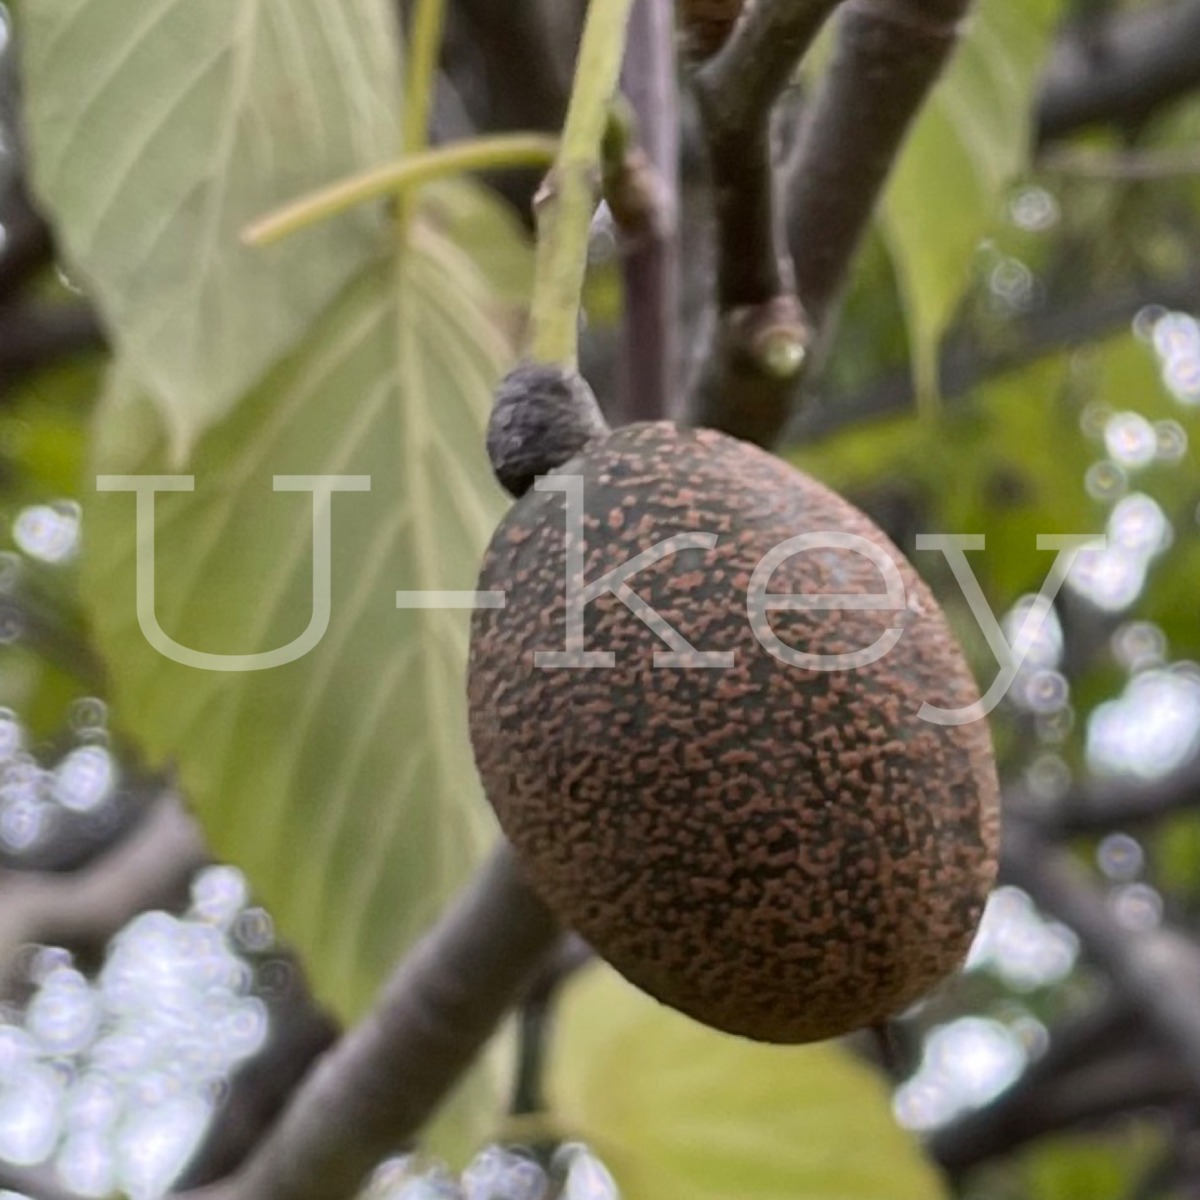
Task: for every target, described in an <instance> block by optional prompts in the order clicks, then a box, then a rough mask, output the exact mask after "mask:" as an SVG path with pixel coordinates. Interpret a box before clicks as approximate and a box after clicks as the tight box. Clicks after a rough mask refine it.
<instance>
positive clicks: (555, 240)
mask: <svg viewBox="0 0 1200 1200" xmlns="http://www.w3.org/2000/svg"><path fill="white" fill-rule="evenodd" d="M632 7H633V0H591V3H590V4H589V5H588V13H587V21H586V23H585V25H584V29H583V41H582V43H581V45H580V48H579V61H578V63H577V64H576V67H575V83H574V87H573V88H572V91H571V103H570V106H569V107H568V109H567V120H566V125H565V126H564V128H563V133H562V140H561V142H560V143H559V148H558V155H557V157H556V158H555V160H554V166H553V168H552V170H551V173H550V176H549V178H548V180H547V193H546V196H545V198H544V199H543V200H542V201H541V203H540V204H539V205H538V210H537V233H538V241H537V255H536V258H535V267H534V279H533V305H532V312H531V316H530V324H531V333H530V347H529V350H530V357H531V358H532V359H533V360H534V361H535V362H539V363H545V364H547V365H554V366H561V367H566V368H573V367H574V366H575V364H576V354H577V350H578V330H579V304H580V297H581V293H582V291H583V277H584V271H585V270H586V267H587V245H588V235H589V232H590V230H591V224H592V213H593V212H594V210H595V207H596V189H597V186H598V184H599V177H600V147H601V143H602V142H603V139H604V130H605V126H606V125H607V123H608V114H609V105H610V103H611V101H612V98H613V94H614V93H615V91H616V88H617V79H618V77H619V74H620V70H621V59H622V56H623V54H624V49H625V30H626V27H627V25H628V22H629V13H630V10H631V8H632Z"/></svg>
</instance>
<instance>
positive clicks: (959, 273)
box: [880, 0, 1056, 397]
mask: <svg viewBox="0 0 1200 1200" xmlns="http://www.w3.org/2000/svg"><path fill="white" fill-rule="evenodd" d="M1055 7H1056V6H1055V5H1054V4H1053V3H1052V0H1021V2H1020V3H1014V2H1013V0H981V2H980V3H979V4H978V5H977V6H976V9H975V12H974V15H973V17H972V18H971V21H970V23H969V24H968V25H967V27H966V33H965V36H964V38H963V43H962V45H961V46H960V47H959V49H958V51H957V53H956V55H955V57H954V59H953V61H952V63H951V65H950V68H949V70H948V71H947V73H946V78H945V79H944V80H942V82H941V83H940V84H939V85H938V86H937V87H936V88H935V90H934V92H933V95H932V96H931V97H930V100H929V103H928V104H927V105H926V107H925V108H924V109H923V111H922V113H921V116H920V117H919V118H918V120H917V124H916V127H915V129H914V130H913V133H912V136H911V137H910V139H909V142H908V144H907V146H906V147H905V149H904V153H903V154H902V155H901V157H900V161H899V163H898V164H897V167H896V170H895V173H894V174H893V176H892V178H891V181H890V183H889V184H888V188H887V191H886V193H885V197H884V201H883V205H882V208H881V210H880V224H881V228H882V231H883V235H884V238H885V240H886V241H887V244H888V247H889V249H890V250H891V253H892V257H893V259H894V261H895V267H896V275H897V278H898V281H899V285H900V293H901V297H902V299H903V302H904V310H905V319H906V323H907V325H908V331H909V339H910V342H911V345H912V356H913V364H914V374H915V378H916V380H917V384H918V386H919V388H920V390H921V392H922V394H923V395H924V396H926V397H929V396H931V395H933V394H935V392H936V387H937V350H938V345H939V343H940V342H941V338H942V335H943V334H944V333H945V331H946V327H947V326H948V324H949V323H950V320H951V318H952V317H953V316H954V313H955V310H956V308H957V306H958V304H959V302H960V300H961V299H962V297H963V293H964V291H965V290H966V286H967V283H968V280H969V278H970V275H969V272H970V268H971V263H972V261H973V258H974V254H975V250H976V247H977V246H978V244H979V240H980V238H982V237H983V236H984V235H985V234H986V233H988V231H989V230H990V229H992V228H994V227H995V225H996V224H997V223H998V221H999V219H1000V217H1001V210H1002V203H1003V200H1004V197H1005V194H1006V189H1007V188H1008V186H1009V185H1010V184H1011V183H1012V182H1013V180H1014V179H1015V178H1016V177H1017V175H1018V174H1019V173H1020V172H1021V171H1022V170H1024V169H1025V166H1026V164H1027V161H1028V142H1029V135H1030V130H1031V122H1030V118H1029V113H1030V107H1031V100H1032V97H1033V94H1034V87H1035V84H1036V81H1037V74H1038V70H1039V68H1040V66H1041V62H1042V57H1043V54H1044V51H1045V48H1046V46H1047V42H1048V37H1049V34H1050V32H1051V30H1052V18H1053V16H1054V12H1055Z"/></svg>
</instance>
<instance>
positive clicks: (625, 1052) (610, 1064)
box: [549, 967, 946, 1200]
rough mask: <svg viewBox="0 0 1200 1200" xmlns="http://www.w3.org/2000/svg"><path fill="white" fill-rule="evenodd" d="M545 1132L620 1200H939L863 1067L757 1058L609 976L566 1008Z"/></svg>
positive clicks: (810, 1058)
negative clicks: (597, 1166)
mask: <svg viewBox="0 0 1200 1200" xmlns="http://www.w3.org/2000/svg"><path fill="white" fill-rule="evenodd" d="M549 1082H550V1089H551V1091H550V1099H551V1115H552V1118H553V1121H554V1124H555V1125H556V1127H559V1128H561V1129H563V1130H564V1131H565V1132H566V1133H567V1134H568V1135H570V1136H574V1137H580V1138H582V1139H583V1140H585V1141H586V1142H587V1143H588V1144H589V1145H591V1146H593V1147H594V1148H595V1149H596V1150H597V1152H598V1153H599V1154H600V1157H601V1158H602V1159H603V1160H604V1162H605V1163H606V1164H607V1165H608V1167H609V1168H610V1169H611V1170H612V1172H613V1175H614V1177H615V1178H616V1181H617V1183H618V1185H619V1186H620V1188H621V1195H622V1196H623V1197H624V1198H625V1200H661V1197H664V1196H687V1197H688V1198H689V1200H728V1198H729V1197H731V1196H753V1197H754V1198H755V1200H868V1198H870V1200H877V1198H878V1197H882V1196H886V1197H887V1198H888V1200H937V1198H938V1197H940V1196H944V1195H945V1194H946V1193H945V1189H944V1186H943V1184H942V1182H941V1180H940V1179H939V1178H938V1176H937V1174H936V1172H935V1171H934V1170H933V1168H932V1167H930V1166H929V1164H928V1163H927V1162H926V1161H925V1160H924V1158H923V1157H922V1155H921V1154H920V1152H919V1150H918V1149H917V1147H916V1145H915V1143H914V1142H913V1141H912V1140H911V1139H910V1138H909V1137H908V1136H907V1135H906V1134H904V1133H902V1132H901V1130H900V1129H899V1128H898V1127H897V1125H896V1123H895V1121H894V1120H893V1118H892V1114H891V1106H890V1104H889V1101H888V1090H887V1087H886V1086H885V1084H884V1082H883V1080H882V1079H881V1078H879V1077H878V1076H877V1075H876V1074H875V1073H874V1072H873V1071H872V1070H871V1069H870V1068H869V1067H867V1066H866V1065H864V1064H863V1063H860V1062H858V1061H856V1060H855V1059H854V1058H853V1057H852V1056H851V1055H850V1054H848V1053H847V1052H846V1051H844V1050H842V1049H840V1048H838V1047H835V1046H832V1045H828V1044H826V1045H819V1046H800V1047H779V1046H763V1045H759V1044H756V1043H753V1042H747V1041H744V1040H742V1039H741V1038H735V1037H730V1036H728V1035H726V1034H721V1033H716V1032H714V1031H713V1030H711V1029H706V1028H705V1027H704V1026H702V1025H698V1024H697V1023H696V1022H694V1021H691V1020H689V1019H688V1018H686V1017H683V1016H680V1015H679V1014H678V1013H675V1012H673V1011H672V1010H671V1009H668V1008H664V1007H662V1006H661V1005H659V1004H657V1003H655V1002H654V1001H653V1000H651V999H649V998H648V997H647V996H645V995H644V994H642V993H641V992H639V991H637V990H636V989H635V988H633V987H631V986H630V985H629V984H627V983H625V982H624V981H623V980H622V979H621V978H620V977H619V976H618V975H616V974H615V973H614V972H612V971H610V970H609V969H608V968H607V967H594V968H590V969H589V970H588V971H587V972H585V973H584V974H583V975H582V976H581V977H580V978H579V979H577V980H576V981H574V982H573V983H572V984H571V985H570V987H569V988H568V989H567V992H566V994H565V996H564V997H563V1001H562V1007H561V1011H560V1015H559V1035H558V1037H556V1039H555V1043H554V1054H553V1058H552V1061H551V1064H550V1080H549Z"/></svg>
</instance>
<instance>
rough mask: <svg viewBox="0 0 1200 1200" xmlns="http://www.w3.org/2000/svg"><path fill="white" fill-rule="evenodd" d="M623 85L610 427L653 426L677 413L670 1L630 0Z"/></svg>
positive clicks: (675, 127)
mask: <svg viewBox="0 0 1200 1200" xmlns="http://www.w3.org/2000/svg"><path fill="white" fill-rule="evenodd" d="M621 88H622V91H623V93H624V95H625V97H626V99H627V100H628V101H629V104H630V106H631V107H632V109H633V115H634V118H635V125H636V130H635V134H636V145H635V146H634V147H633V148H632V149H631V150H628V151H627V158H629V157H630V156H632V161H627V162H626V163H625V164H624V170H625V172H626V174H627V175H628V176H629V178H628V179H627V180H626V186H628V187H632V188H633V189H634V190H635V195H634V200H635V205H634V209H633V213H632V219H631V220H623V219H622V216H621V211H620V207H619V206H616V207H614V206H613V204H612V203H611V201H610V208H611V209H612V211H613V216H614V219H615V221H616V227H617V245H618V251H619V253H620V256H621V259H620V261H621V274H622V277H623V280H624V313H623V316H622V325H621V329H622V344H621V349H620V355H619V359H620V366H619V370H620V384H619V388H618V393H617V395H618V403H617V405H616V406H615V408H616V411H614V413H613V421H612V423H613V424H614V425H617V424H625V423H626V422H629V421H653V420H657V419H658V418H660V417H663V416H665V415H668V414H669V413H673V412H674V411H675V410H676V408H677V398H678V368H679V341H678V336H677V331H678V327H679V228H678V218H679V105H678V97H677V95H676V81H675V22H674V5H673V2H672V0H636V2H635V4H634V6H633V12H632V14H631V15H630V24H629V37H628V41H627V43H626V49H625V63H624V66H623V68H622V72H621Z"/></svg>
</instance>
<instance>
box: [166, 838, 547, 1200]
mask: <svg viewBox="0 0 1200 1200" xmlns="http://www.w3.org/2000/svg"><path fill="white" fill-rule="evenodd" d="M559 936H560V930H559V927H558V924H557V922H556V921H555V919H554V916H553V915H552V914H551V912H550V911H549V909H547V908H546V906H545V905H544V904H542V902H541V901H540V900H538V899H537V897H536V896H535V895H534V894H533V892H532V891H531V890H530V889H529V888H528V886H527V885H526V884H525V882H524V881H523V880H522V878H521V876H520V874H519V871H518V869H517V866H516V863H515V861H514V859H513V856H512V851H511V850H510V849H509V848H508V846H507V845H505V844H501V845H500V847H499V848H498V849H497V850H496V851H495V852H494V853H493V855H492V857H491V859H490V860H489V862H488V863H487V864H486V865H485V866H484V868H483V869H482V871H481V872H480V873H479V875H478V876H477V877H476V879H475V880H474V881H473V882H472V883H471V885H470V886H469V887H468V889H467V890H466V892H465V893H464V894H463V895H462V896H461V897H460V898H459V899H458V901H457V902H456V903H455V904H454V905H452V906H451V908H450V909H449V910H448V911H447V912H446V914H445V915H444V916H443V917H442V918H441V920H440V921H439V922H438V924H437V926H436V927H435V928H434V929H433V931H432V932H431V933H429V934H428V935H427V936H426V938H425V939H424V940H423V941H422V942H421V943H420V944H419V945H418V946H417V947H416V949H415V950H413V952H412V953H411V954H410V955H409V956H408V957H407V958H406V959H405V961H404V962H403V963H402V964H401V965H400V967H399V968H398V969H397V971H396V973H395V974H394V975H393V977H392V979H391V981H390V982H389V983H388V984H387V986H386V987H385V989H384V991H383V994H382V995H381V997H380V999H379V1003H378V1004H377V1005H376V1007H375V1008H374V1009H373V1010H372V1012H371V1013H370V1014H369V1015H368V1017H367V1018H366V1019H365V1020H364V1021H363V1022H362V1023H361V1024H360V1025H358V1026H357V1027H356V1028H354V1029H352V1030H351V1031H349V1032H348V1033H347V1034H346V1035H345V1036H344V1037H343V1038H342V1039H341V1041H340V1042H338V1043H337V1044H336V1045H335V1046H334V1047H333V1049H331V1050H330V1051H329V1052H328V1053H326V1054H325V1055H324V1056H323V1057H322V1058H321V1059H320V1060H318V1062H317V1065H316V1067H315V1068H314V1069H313V1071H312V1072H311V1073H310V1074H309V1076H308V1077H307V1078H306V1079H305V1081H304V1083H303V1084H302V1085H301V1087H300V1088H299V1090H298V1091H297V1092H296V1093H295V1095H294V1096H293V1098H292V1101H291V1103H290V1105H289V1106H288V1108H287V1110H286V1111H285V1112H284V1115H283V1117H282V1118H281V1119H280V1121H279V1122H278V1123H277V1124H276V1125H275V1127H274V1128H273V1129H272V1130H271V1132H270V1133H269V1134H267V1136H266V1137H265V1138H264V1139H263V1141H262V1142H260V1143H259V1145H258V1147H257V1149H256V1150H255V1152H254V1154H253V1155H252V1156H251V1158H250V1159H249V1160H248V1162H247V1163H246V1165H245V1166H244V1167H243V1168H242V1170H240V1171H239V1172H238V1173H237V1174H236V1175H234V1176H232V1177H231V1178H229V1179H227V1180H225V1181H223V1182H221V1183H219V1184H215V1185H213V1186H212V1187H211V1188H204V1189H201V1190H199V1191H195V1192H189V1193H185V1194H186V1195H187V1196H189V1197H190V1198H191V1200H348V1198H349V1197H351V1196H353V1195H354V1194H355V1190H356V1188H357V1187H358V1186H359V1184H360V1183H361V1182H362V1179H363V1177H364V1175H365V1174H366V1173H367V1172H368V1171H369V1170H370V1169H371V1167H372V1166H373V1165H374V1164H375V1163H376V1162H378V1161H379V1160H380V1159H381V1158H383V1157H384V1156H385V1155H387V1154H388V1153H391V1152H394V1151H396V1150H398V1149H401V1148H403V1147H404V1146H405V1145H407V1144H409V1143H410V1142H411V1141H412V1139H413V1138H414V1137H415V1135H416V1134H417V1132H418V1131H419V1130H420V1128H421V1126H422V1125H424V1123H425V1122H426V1121H427V1120H428V1119H429V1117H430V1116H431V1115H432V1113H433V1112H434V1110H435V1109H436V1108H437V1106H438V1104H439V1103H440V1102H441V1101H442V1100H443V1099H444V1098H445V1096H446V1094H447V1093H448V1092H449V1091H450V1089H451V1088H452V1087H453V1086H454V1084H455V1083H456V1082H457V1081H458V1080H459V1078H460V1077H461V1076H462V1074H463V1072H464V1071H466V1069H467V1068H468V1067H469V1066H470V1064H471V1063H472V1062H473V1061H474V1059H475V1057H476V1055H477V1054H478V1053H479V1051H480V1049H481V1048H482V1047H483V1045H484V1044H485V1043H486V1042H487V1040H488V1039H489V1038H490V1037H491V1035H492V1033H493V1032H494V1030H495V1029H496V1027H497V1025H498V1024H499V1022H500V1021H501V1019H502V1018H503V1017H504V1015H505V1014H506V1013H507V1012H508V1010H509V1009H510V1008H511V1007H512V1005H513V1004H514V1003H515V1002H516V1001H517V1000H518V998H519V997H520V994H521V991H522V989H523V988H525V987H526V986H527V985H528V981H529V978H530V976H531V974H532V973H533V971H534V970H535V969H536V967H537V966H538V964H539V963H540V962H541V960H542V959H543V958H544V957H545V955H546V954H548V953H549V952H550V951H551V950H552V949H553V947H554V945H555V944H556V942H557V940H558V938H559Z"/></svg>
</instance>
